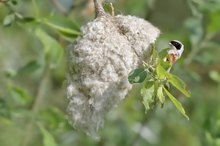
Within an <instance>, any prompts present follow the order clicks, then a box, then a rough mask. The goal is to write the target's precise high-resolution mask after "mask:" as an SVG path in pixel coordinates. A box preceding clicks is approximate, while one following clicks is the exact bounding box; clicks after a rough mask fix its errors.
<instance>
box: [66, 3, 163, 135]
mask: <svg viewBox="0 0 220 146" xmlns="http://www.w3.org/2000/svg"><path fill="white" fill-rule="evenodd" d="M94 2H95V10H96V16H97V17H96V19H94V20H93V21H92V22H89V23H87V24H86V25H84V26H82V27H81V32H82V36H80V37H79V38H77V40H76V41H75V42H74V43H73V44H71V45H70V47H69V48H68V75H67V90H66V94H67V98H68V101H69V104H68V107H67V110H68V115H69V121H70V122H71V124H72V125H73V126H74V127H75V128H77V129H80V130H83V131H84V132H86V133H87V134H89V135H91V136H93V137H94V136H96V134H97V131H98V130H99V128H100V127H102V126H103V124H104V116H105V115H106V113H107V112H109V111H110V110H111V109H112V108H114V107H116V106H117V105H118V104H119V103H120V101H121V100H123V99H124V98H125V97H126V95H127V94H128V92H129V90H130V89H131V87H132V86H131V84H129V82H128V74H129V73H130V72H131V71H132V70H133V69H135V68H137V67H138V66H139V65H140V64H141V63H142V59H144V58H145V57H146V55H147V54H148V52H149V51H150V50H151V48H150V46H151V44H153V43H154V42H155V41H156V39H157V37H158V36H159V33H160V31H159V29H157V28H156V27H154V26H153V25H152V24H150V23H149V22H147V21H146V20H144V19H141V18H137V17H135V16H123V15H117V16H111V15H109V14H107V13H105V12H104V10H103V8H102V6H101V4H99V2H98V1H97V0H94Z"/></svg>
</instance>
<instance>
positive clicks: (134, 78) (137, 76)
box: [128, 68, 147, 84]
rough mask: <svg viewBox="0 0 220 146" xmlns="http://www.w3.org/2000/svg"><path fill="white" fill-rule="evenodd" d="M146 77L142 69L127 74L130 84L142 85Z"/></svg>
mask: <svg viewBox="0 0 220 146" xmlns="http://www.w3.org/2000/svg"><path fill="white" fill-rule="evenodd" d="M146 77H147V72H146V71H145V69H144V68H137V69H135V70H133V71H132V72H131V73H130V74H129V76H128V81H129V82H130V83H131V84H134V83H142V82H143V81H144V80H145V78H146Z"/></svg>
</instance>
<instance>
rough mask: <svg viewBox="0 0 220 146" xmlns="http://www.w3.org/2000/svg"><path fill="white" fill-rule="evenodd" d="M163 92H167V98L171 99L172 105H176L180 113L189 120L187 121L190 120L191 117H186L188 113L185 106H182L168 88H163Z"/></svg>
mask: <svg viewBox="0 0 220 146" xmlns="http://www.w3.org/2000/svg"><path fill="white" fill-rule="evenodd" d="M163 90H164V91H165V93H166V94H167V96H168V97H169V98H170V100H171V101H172V103H173V104H174V105H175V107H176V108H177V109H178V110H179V111H180V113H182V114H183V115H184V116H185V117H186V118H187V120H189V117H188V116H187V115H186V112H185V110H184V108H183V106H182V105H181V103H180V102H179V101H178V100H177V99H176V98H175V97H174V96H173V95H172V94H170V92H169V91H168V90H167V89H166V88H164V87H163Z"/></svg>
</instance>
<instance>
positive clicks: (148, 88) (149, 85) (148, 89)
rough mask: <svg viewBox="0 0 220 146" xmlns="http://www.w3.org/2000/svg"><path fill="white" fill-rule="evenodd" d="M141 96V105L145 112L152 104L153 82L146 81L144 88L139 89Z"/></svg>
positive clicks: (153, 94)
mask: <svg viewBox="0 0 220 146" xmlns="http://www.w3.org/2000/svg"><path fill="white" fill-rule="evenodd" d="M141 96H142V97H143V104H144V106H145V109H146V112H147V111H148V110H149V109H150V106H151V104H152V103H153V102H154V96H155V93H154V82H153V81H148V82H146V84H145V86H144V87H143V88H142V89H141Z"/></svg>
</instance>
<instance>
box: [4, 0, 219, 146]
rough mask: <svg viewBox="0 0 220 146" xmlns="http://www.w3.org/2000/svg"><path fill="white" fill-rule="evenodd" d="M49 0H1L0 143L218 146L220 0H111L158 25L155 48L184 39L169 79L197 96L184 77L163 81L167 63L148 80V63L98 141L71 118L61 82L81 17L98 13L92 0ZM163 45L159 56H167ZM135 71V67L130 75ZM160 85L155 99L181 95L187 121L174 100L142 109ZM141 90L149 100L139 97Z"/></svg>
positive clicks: (8, 145)
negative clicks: (76, 126) (74, 125)
mask: <svg viewBox="0 0 220 146" xmlns="http://www.w3.org/2000/svg"><path fill="white" fill-rule="evenodd" d="M52 1H54V0H51V1H46V0H45V1H43V0H42V1H37V0H0V21H1V22H2V25H0V38H1V39H0V68H1V70H0V145H4V146H12V145H13V146H28V145H31V146H35V145H36V146H39V145H42V146H46V145H59V146H72V145H90V146H95V145H121V146H123V145H131V146H134V145H139V146H142V145H149V146H176V145H178V146H186V145H187V146H201V145H202V146H207V145H208V146H219V138H220V136H219V135H220V134H219V131H220V130H219V120H220V116H219V113H220V109H219V103H220V99H219V97H220V81H219V80H220V79H219V78H220V70H219V62H220V59H219V53H220V49H219V48H220V43H219V38H220V26H219V24H220V23H219V22H220V2H219V0H210V1H207V0H199V1H196V0H186V1H181V0H170V1H159V0H139V1H134V0H120V1H119V0H118V1H113V5H114V7H115V13H116V14H124V15H128V14H129V15H136V16H140V17H142V18H145V19H147V20H149V21H150V22H151V23H152V24H154V25H155V26H158V27H159V28H160V29H161V31H162V34H161V37H160V38H159V40H158V48H165V46H166V45H167V42H168V41H170V40H173V39H177V40H181V42H182V43H183V44H184V45H185V51H184V54H183V57H182V58H181V59H180V60H179V61H178V62H177V64H175V67H173V68H172V76H171V80H172V78H174V80H175V79H176V76H175V75H177V76H178V77H181V79H183V80H184V81H185V82H186V83H187V85H188V88H189V89H190V90H191V96H192V98H189V99H185V98H182V97H183V95H184V96H185V94H186V95H187V93H185V94H183V95H182V94H179V92H178V91H179V90H180V89H181V88H179V89H178V88H176V87H178V86H181V87H183V86H182V85H183V84H182V81H179V80H178V81H177V82H176V81H175V82H173V84H174V85H172V83H171V82H172V81H170V82H169V81H168V80H165V82H168V83H169V84H171V86H173V87H174V88H169V87H168V86H167V84H165V82H162V83H161V82H160V81H161V80H163V77H165V76H169V77H170V75H168V74H167V73H163V72H164V68H165V70H166V68H167V67H168V66H166V65H165V64H163V62H160V64H161V63H162V64H161V65H160V66H158V65H157V67H156V66H154V67H156V70H154V71H153V70H152V71H149V72H151V73H152V74H154V76H155V77H157V78H158V76H159V77H160V79H158V80H157V81H158V83H157V84H155V83H156V82H154V81H149V80H148V82H146V81H147V79H148V78H150V73H149V72H147V70H146V71H145V69H146V68H148V67H143V68H142V69H141V70H143V69H144V72H142V73H141V74H140V75H139V76H140V78H136V79H130V80H133V81H135V82H134V83H136V82H140V81H142V80H143V79H144V82H142V83H141V84H138V86H137V87H135V89H134V90H133V91H132V92H131V93H130V94H129V95H128V96H129V97H128V98H127V99H126V100H125V101H124V102H123V103H122V104H121V105H120V106H119V107H118V108H117V109H116V110H115V111H113V112H111V113H109V115H107V117H106V118H107V119H106V123H105V127H104V129H103V130H102V131H101V133H100V139H99V140H97V141H94V140H92V139H91V138H90V137H87V136H85V135H84V134H82V133H81V132H80V131H75V130H74V129H73V128H72V127H70V126H69V124H68V123H67V120H66V118H65V108H66V103H65V97H64V87H63V82H64V80H65V63H66V61H65V57H64V56H65V48H67V47H68V44H69V43H70V42H72V41H74V39H75V38H76V37H77V36H78V35H80V31H79V25H78V24H80V25H81V24H83V23H85V22H88V21H89V20H91V19H93V17H94V15H93V12H92V11H91V10H90V7H89V3H88V1H87V0H74V1H73V0H59V2H60V4H61V5H59V6H61V7H57V5H56V4H55V3H53V2H52ZM55 1H58V0H55ZM62 6H63V8H64V10H65V11H62ZM60 8H61V9H60ZM46 40H47V41H46ZM50 43H52V44H50ZM162 51H163V50H161V51H160V53H159V54H158V55H159V58H163V57H162V56H163V53H162ZM163 52H166V51H163ZM54 61H55V62H54ZM146 65H148V66H149V65H152V64H149V63H148V62H146ZM161 66H162V68H161ZM165 66H166V67H165ZM149 69H150V68H149ZM157 70H158V71H157ZM161 72H162V73H161ZM138 73H140V71H138V70H136V73H135V76H133V77H132V78H135V77H136V76H138V75H136V74H138ZM158 74H159V75H158ZM169 74H170V73H169ZM174 74H175V75H174ZM140 79H141V80H140ZM142 84H143V86H142ZM162 85H163V86H162ZM175 85H176V86H175ZM140 86H141V87H140ZM143 87H144V88H143ZM141 88H143V90H142V89H141ZM155 88H157V90H155ZM167 88H168V90H167ZM173 89H174V90H173ZM183 89H184V88H183ZM155 91H156V93H157V98H156V101H157V103H158V104H161V103H164V102H165V99H167V97H168V98H169V99H171V100H173V102H174V103H175V104H176V105H178V106H179V104H178V103H177V102H176V100H175V99H177V100H180V101H181V103H182V104H183V106H184V107H185V109H186V112H187V115H188V116H189V117H190V120H189V121H187V120H183V118H182V116H180V114H178V113H177V112H176V111H175V110H174V109H173V107H174V106H173V105H170V103H169V102H166V103H165V104H164V105H163V108H162V109H161V108H158V107H157V106H156V107H155V109H154V110H153V111H152V110H149V111H148V114H147V115H146V114H144V112H143V110H144V109H145V107H147V108H152V107H151V105H153V104H154V99H152V97H156V96H149V95H152V94H155ZM166 91H168V92H170V93H172V96H171V95H170V94H169V93H168V92H166ZM180 92H181V93H182V92H184V90H182V91H181V90H180ZM167 93H168V94H169V95H170V96H167ZM141 95H142V100H143V102H144V103H147V104H144V105H142V104H141V103H140V101H139V100H137V98H135V97H140V96H141ZM155 95H156V94H155ZM165 96H166V97H165ZM173 97H175V98H173ZM151 102H152V103H151ZM148 106H149V107H148ZM180 110H181V108H180ZM12 139H13V140H12Z"/></svg>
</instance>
